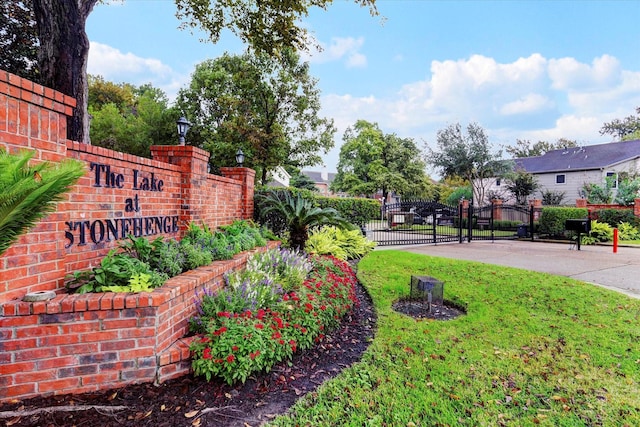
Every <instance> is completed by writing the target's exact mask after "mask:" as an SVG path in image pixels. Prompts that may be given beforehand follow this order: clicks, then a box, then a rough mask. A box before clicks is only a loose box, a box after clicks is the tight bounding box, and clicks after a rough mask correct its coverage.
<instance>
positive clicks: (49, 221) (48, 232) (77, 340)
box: [0, 70, 255, 401]
mask: <svg viewBox="0 0 640 427" xmlns="http://www.w3.org/2000/svg"><path fill="white" fill-rule="evenodd" d="M74 107H75V100H74V99H72V98H69V97H68V96H65V95H63V94H61V93H59V92H55V91H53V90H51V89H49V88H45V87H43V86H40V85H37V84H34V83H32V82H30V81H28V80H25V79H22V78H20V77H17V76H15V75H12V74H10V73H7V72H5V71H2V70H0V147H3V148H5V149H6V150H8V151H9V152H17V151H18V150H22V149H28V150H34V151H35V156H34V159H35V161H60V160H63V159H66V158H71V159H76V160H79V161H81V162H83V163H84V164H85V167H86V174H85V175H84V176H83V177H82V178H81V179H80V180H79V181H78V183H77V184H76V185H75V186H74V188H73V189H72V191H71V192H70V193H68V194H67V195H65V197H64V200H63V201H62V202H60V203H58V204H57V206H56V212H55V213H53V214H51V215H49V216H48V217H47V218H45V219H44V220H42V221H41V222H40V223H39V224H38V225H37V226H36V227H34V228H33V229H31V230H30V231H29V232H28V233H27V234H26V235H24V236H22V237H21V238H20V239H19V241H18V242H17V243H15V244H14V245H12V247H11V248H10V249H9V250H8V251H7V252H5V253H4V254H3V255H2V256H0V401H1V400H4V399H8V398H20V397H28V396H34V395H37V394H42V393H44V394H50V393H65V392H83V391H87V390H95V389H98V388H105V387H116V386H119V385H122V384H127V383H131V382H137V381H152V380H156V381H161V380H163V379H166V378H171V377H172V376H173V375H177V374H182V373H184V372H186V370H187V369H188V351H187V350H186V348H187V347H186V346H185V342H184V340H183V337H184V336H185V334H186V331H187V319H188V318H189V317H190V316H191V315H192V314H193V306H192V302H193V296H194V293H195V292H196V290H204V289H205V288H206V289H215V288H217V287H219V286H220V283H221V277H222V274H223V273H224V272H225V271H227V270H232V269H236V268H240V267H241V266H242V265H244V262H245V259H246V256H247V254H243V255H240V256H238V257H236V258H235V259H234V260H233V261H229V262H222V263H214V264H213V265H212V266H209V267H203V268H201V269H198V270H195V271H192V272H188V273H185V274H183V275H181V276H179V277H177V278H173V279H171V280H170V281H169V282H168V283H167V284H165V285H164V286H163V287H162V288H160V289H156V290H155V291H154V292H152V293H141V294H136V295H126V294H117V293H105V294H93V295H86V296H85V295H67V294H65V293H64V282H65V276H67V275H68V274H70V273H72V272H74V271H78V270H85V269H88V268H90V267H93V266H95V265H97V264H98V263H99V262H100V260H101V259H102V258H103V257H104V255H106V253H107V252H108V251H109V250H110V249H113V248H115V247H117V245H118V241H119V240H121V239H122V238H124V237H126V235H127V234H128V233H132V234H135V235H145V236H148V237H149V238H155V237H157V236H167V237H175V238H179V237H181V236H182V235H183V233H184V231H185V229H186V227H187V226H188V224H189V223H190V222H192V221H195V222H197V223H201V222H203V223H205V224H207V225H208V226H209V227H210V228H212V229H215V228H216V227H218V226H220V225H225V224H230V223H231V222H232V221H234V220H235V219H242V218H252V216H253V183H254V178H255V172H254V171H253V170H251V169H247V168H224V170H223V174H224V175H225V176H216V175H211V174H208V173H207V163H208V156H209V153H207V152H206V151H204V150H201V149H199V148H196V147H191V146H154V147H152V158H151V159H146V158H141V157H136V156H132V155H129V154H125V153H120V152H116V151H113V150H108V149H105V148H101V147H94V146H91V145H86V144H80V143H77V142H73V141H68V140H67V139H66V123H67V122H66V120H67V116H69V115H71V113H72V109H73V108H74ZM45 290H46V291H48V290H52V291H56V293H57V296H56V297H55V298H54V299H52V300H50V301H48V302H38V303H26V302H23V301H22V298H23V297H24V296H25V295H26V294H27V293H31V292H36V291H45Z"/></svg>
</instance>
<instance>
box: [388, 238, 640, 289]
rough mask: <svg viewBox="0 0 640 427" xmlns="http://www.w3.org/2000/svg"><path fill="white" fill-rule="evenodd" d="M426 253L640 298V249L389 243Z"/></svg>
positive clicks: (505, 242) (542, 244)
mask: <svg viewBox="0 0 640 427" xmlns="http://www.w3.org/2000/svg"><path fill="white" fill-rule="evenodd" d="M383 249H398V250H403V251H407V252H415V253H420V254H425V255H432V256H439V257H445V258H457V259H464V260H470V261H479V262H483V263H487V264H496V265H504V266H509V267H516V268H522V269H525V270H532V271H540V272H545V273H551V274H557V275H560V276H567V277H571V278H574V279H578V280H582V281H585V282H589V283H593V284H596V285H599V286H602V287H605V288H608V289H612V290H615V291H618V292H622V293H624V294H626V295H629V296H631V297H633V298H640V248H634V247H619V248H618V252H617V253H613V248H612V247H611V246H585V245H583V246H582V247H581V250H579V251H578V250H575V249H573V250H570V249H569V244H567V243H564V244H561V243H545V242H531V241H518V240H496V241H494V242H490V241H474V242H471V243H462V244H460V243H447V244H438V245H415V246H402V247H400V246H389V247H384V246H383V247H379V248H377V249H376V250H383Z"/></svg>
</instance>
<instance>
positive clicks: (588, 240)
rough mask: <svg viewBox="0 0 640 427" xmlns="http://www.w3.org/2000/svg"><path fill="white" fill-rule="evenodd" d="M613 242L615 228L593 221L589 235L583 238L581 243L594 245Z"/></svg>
mask: <svg viewBox="0 0 640 427" xmlns="http://www.w3.org/2000/svg"><path fill="white" fill-rule="evenodd" d="M612 240H613V228H612V227H611V226H610V225H609V224H607V223H606V222H599V221H597V220H593V221H591V231H590V232H589V234H588V235H583V236H581V239H580V243H581V244H583V245H594V244H596V243H600V242H610V241H612Z"/></svg>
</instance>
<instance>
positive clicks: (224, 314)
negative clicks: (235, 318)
mask: <svg viewBox="0 0 640 427" xmlns="http://www.w3.org/2000/svg"><path fill="white" fill-rule="evenodd" d="M218 317H231V313H229V312H228V311H219V312H218Z"/></svg>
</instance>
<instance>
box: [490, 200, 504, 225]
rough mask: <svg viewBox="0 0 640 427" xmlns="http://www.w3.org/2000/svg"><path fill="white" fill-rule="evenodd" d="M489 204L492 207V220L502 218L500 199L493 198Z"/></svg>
mask: <svg viewBox="0 0 640 427" xmlns="http://www.w3.org/2000/svg"><path fill="white" fill-rule="evenodd" d="M491 206H492V208H493V220H494V221H500V220H502V200H500V199H493V200H492V201H491Z"/></svg>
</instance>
